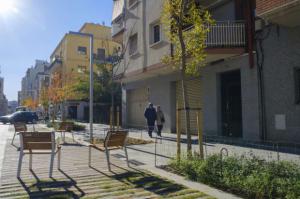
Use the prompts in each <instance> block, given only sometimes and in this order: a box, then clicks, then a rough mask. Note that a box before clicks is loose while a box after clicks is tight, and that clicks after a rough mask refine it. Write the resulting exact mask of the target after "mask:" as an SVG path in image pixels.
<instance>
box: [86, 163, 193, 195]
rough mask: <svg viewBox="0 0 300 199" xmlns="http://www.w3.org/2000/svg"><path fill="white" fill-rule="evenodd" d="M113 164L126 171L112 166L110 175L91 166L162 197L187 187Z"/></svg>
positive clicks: (111, 176) (115, 178)
mask: <svg viewBox="0 0 300 199" xmlns="http://www.w3.org/2000/svg"><path fill="white" fill-rule="evenodd" d="M111 165H112V166H114V167H117V168H119V169H121V170H123V171H124V172H121V173H116V172H114V171H113V168H112V171H111V172H110V173H111V174H112V175H108V174H107V173H104V172H102V171H99V170H98V169H96V168H94V167H93V166H91V167H90V168H91V169H93V170H95V171H97V172H99V173H101V174H102V175H105V176H106V177H109V178H111V179H114V180H118V181H120V182H122V183H124V184H126V185H130V186H133V187H134V188H140V189H144V190H146V191H149V192H152V193H154V194H156V195H159V196H162V197H166V196H168V195H169V194H172V193H175V192H178V191H181V190H185V189H187V188H186V187H184V186H183V185H179V184H176V183H175V182H171V181H169V180H166V179H163V178H161V177H159V176H155V175H154V174H150V173H146V172H144V171H142V170H139V169H136V168H132V167H130V168H124V167H121V166H118V165H115V164H111Z"/></svg>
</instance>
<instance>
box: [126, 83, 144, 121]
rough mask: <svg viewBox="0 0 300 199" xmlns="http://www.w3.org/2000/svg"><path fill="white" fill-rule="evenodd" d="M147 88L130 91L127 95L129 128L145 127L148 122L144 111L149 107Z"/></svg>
mask: <svg viewBox="0 0 300 199" xmlns="http://www.w3.org/2000/svg"><path fill="white" fill-rule="evenodd" d="M147 93H148V92H147V89H146V88H138V89H134V90H128V93H127V107H128V108H127V117H128V126H130V127H144V126H146V122H145V119H144V111H145V108H146V106H147V105H148V94H147Z"/></svg>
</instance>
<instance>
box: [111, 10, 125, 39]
mask: <svg viewBox="0 0 300 199" xmlns="http://www.w3.org/2000/svg"><path fill="white" fill-rule="evenodd" d="M122 16H123V15H120V16H119V17H118V18H116V19H115V20H114V21H113V22H112V38H113V40H114V41H115V42H118V43H122V42H123V32H124V30H125V27H124V20H123V17H122Z"/></svg>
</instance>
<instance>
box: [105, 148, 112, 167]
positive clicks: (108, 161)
mask: <svg viewBox="0 0 300 199" xmlns="http://www.w3.org/2000/svg"><path fill="white" fill-rule="evenodd" d="M105 153H106V160H107V166H108V170H109V171H111V168H110V160H109V150H107V149H105Z"/></svg>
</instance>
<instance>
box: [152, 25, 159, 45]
mask: <svg viewBox="0 0 300 199" xmlns="http://www.w3.org/2000/svg"><path fill="white" fill-rule="evenodd" d="M151 29H152V33H151V39H150V42H151V44H155V43H157V42H159V41H160V24H154V25H152V28H151Z"/></svg>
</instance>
